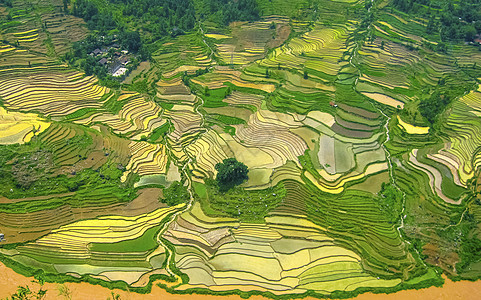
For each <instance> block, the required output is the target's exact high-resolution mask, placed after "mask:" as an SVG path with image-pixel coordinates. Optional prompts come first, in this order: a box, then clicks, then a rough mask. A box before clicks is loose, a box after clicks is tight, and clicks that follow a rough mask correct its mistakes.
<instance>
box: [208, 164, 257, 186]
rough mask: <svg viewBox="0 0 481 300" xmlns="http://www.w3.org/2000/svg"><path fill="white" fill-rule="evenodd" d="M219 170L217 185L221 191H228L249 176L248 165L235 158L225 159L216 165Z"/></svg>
mask: <svg viewBox="0 0 481 300" xmlns="http://www.w3.org/2000/svg"><path fill="white" fill-rule="evenodd" d="M215 169H216V170H217V172H218V173H217V177H216V178H215V180H216V181H217V185H218V186H219V190H220V191H223V192H225V191H228V190H230V189H231V188H233V187H234V186H236V185H239V184H242V183H243V182H244V181H246V180H247V179H248V178H249V177H248V176H247V172H248V169H247V166H246V165H244V164H243V163H241V162H239V161H237V159H235V158H227V159H224V161H223V162H221V163H218V164H216V165H215Z"/></svg>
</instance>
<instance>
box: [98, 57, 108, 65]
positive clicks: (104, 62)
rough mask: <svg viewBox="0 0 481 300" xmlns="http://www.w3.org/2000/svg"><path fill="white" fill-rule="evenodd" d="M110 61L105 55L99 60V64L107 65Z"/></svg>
mask: <svg viewBox="0 0 481 300" xmlns="http://www.w3.org/2000/svg"><path fill="white" fill-rule="evenodd" d="M107 62H108V60H107V59H106V58H105V57H104V58H102V59H101V60H99V64H101V65H105V64H106V63H107Z"/></svg>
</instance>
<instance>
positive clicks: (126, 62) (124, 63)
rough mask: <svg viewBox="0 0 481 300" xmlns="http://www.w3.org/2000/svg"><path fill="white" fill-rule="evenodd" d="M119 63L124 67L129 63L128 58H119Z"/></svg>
mask: <svg viewBox="0 0 481 300" xmlns="http://www.w3.org/2000/svg"><path fill="white" fill-rule="evenodd" d="M119 62H120V63H121V64H123V65H124V66H126V65H127V64H128V63H129V62H130V58H128V57H127V56H122V57H120V58H119Z"/></svg>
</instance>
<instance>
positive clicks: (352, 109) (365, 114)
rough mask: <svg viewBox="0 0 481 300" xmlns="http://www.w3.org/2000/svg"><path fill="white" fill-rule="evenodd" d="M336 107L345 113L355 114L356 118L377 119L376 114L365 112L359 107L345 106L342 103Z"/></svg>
mask: <svg viewBox="0 0 481 300" xmlns="http://www.w3.org/2000/svg"><path fill="white" fill-rule="evenodd" d="M338 106H339V108H340V109H342V110H345V111H347V112H350V113H353V114H356V115H358V116H361V117H364V118H367V119H377V118H379V115H378V114H377V113H374V112H371V111H367V110H365V109H362V108H359V107H354V106H350V105H347V104H344V103H339V104H338Z"/></svg>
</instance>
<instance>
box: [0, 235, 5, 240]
mask: <svg viewBox="0 0 481 300" xmlns="http://www.w3.org/2000/svg"><path fill="white" fill-rule="evenodd" d="M3 240H5V235H4V234H3V233H0V242H1V241H3Z"/></svg>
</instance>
